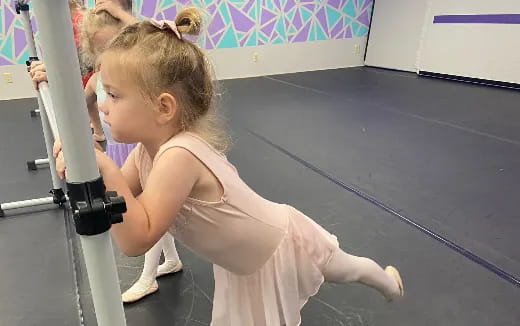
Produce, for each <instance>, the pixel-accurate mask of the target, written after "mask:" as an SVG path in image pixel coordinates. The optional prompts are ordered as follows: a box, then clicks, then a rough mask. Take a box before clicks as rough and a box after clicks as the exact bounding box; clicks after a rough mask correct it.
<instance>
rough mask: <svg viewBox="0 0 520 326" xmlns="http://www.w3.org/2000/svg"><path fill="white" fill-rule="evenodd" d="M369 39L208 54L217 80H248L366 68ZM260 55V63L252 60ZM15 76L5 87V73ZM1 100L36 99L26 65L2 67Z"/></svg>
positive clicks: (262, 47) (223, 50) (295, 44)
mask: <svg viewBox="0 0 520 326" xmlns="http://www.w3.org/2000/svg"><path fill="white" fill-rule="evenodd" d="M365 45H366V37H358V38H352V39H344V40H327V41H314V42H302V43H291V44H278V45H264V46H257V47H244V48H233V49H216V50H211V51H208V54H209V57H210V59H211V61H212V63H213V65H214V69H215V74H216V76H217V78H218V79H231V78H245V77H254V76H264V75H274V74H284V73H292V72H302V71H312V70H324V69H334V68H344V67H356V66H362V65H363V54H364V53H365ZM254 54H257V61H256V62H255V61H254V60H253V56H254ZM7 71H9V72H11V73H12V74H13V80H14V83H13V84H6V83H5V82H4V80H3V72H7ZM0 78H1V80H0V100H9V99H16V98H27V97H35V96H36V93H35V91H34V90H33V88H32V84H31V81H30V78H29V75H28V74H27V70H26V67H25V66H24V65H13V66H0Z"/></svg>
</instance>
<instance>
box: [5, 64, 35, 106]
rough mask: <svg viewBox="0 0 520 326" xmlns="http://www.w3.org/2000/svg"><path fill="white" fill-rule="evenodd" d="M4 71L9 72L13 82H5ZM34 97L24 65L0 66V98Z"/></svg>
mask: <svg viewBox="0 0 520 326" xmlns="http://www.w3.org/2000/svg"><path fill="white" fill-rule="evenodd" d="M4 73H10V74H11V75H12V77H13V83H12V84H8V83H6V82H5V79H4ZM30 97H36V91H35V90H34V89H33V86H32V82H31V78H30V77H29V74H28V73H27V67H26V66H25V65H11V66H0V100H11V99H19V98H30Z"/></svg>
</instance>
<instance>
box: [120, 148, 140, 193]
mask: <svg viewBox="0 0 520 326" xmlns="http://www.w3.org/2000/svg"><path fill="white" fill-rule="evenodd" d="M136 156H137V147H136V148H134V149H133V150H132V151H131V152H130V154H128V157H127V158H126V161H125V163H124V164H123V166H122V167H121V173H122V174H123V178H125V181H126V184H127V185H128V187H129V188H130V191H131V192H132V195H133V196H134V197H138V196H139V195H140V194H141V193H142V192H143V189H142V188H141V181H140V180H139V170H137V166H136V165H135V162H136Z"/></svg>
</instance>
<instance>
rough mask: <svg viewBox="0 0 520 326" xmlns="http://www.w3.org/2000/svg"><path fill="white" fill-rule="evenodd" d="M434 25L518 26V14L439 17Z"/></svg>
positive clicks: (434, 21) (434, 18)
mask: <svg viewBox="0 0 520 326" xmlns="http://www.w3.org/2000/svg"><path fill="white" fill-rule="evenodd" d="M433 23H434V24H520V14H486V15H439V16H434V17H433Z"/></svg>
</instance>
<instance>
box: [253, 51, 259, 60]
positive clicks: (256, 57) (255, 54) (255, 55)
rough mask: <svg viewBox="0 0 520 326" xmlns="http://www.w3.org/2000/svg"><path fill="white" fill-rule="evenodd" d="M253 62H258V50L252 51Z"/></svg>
mask: <svg viewBox="0 0 520 326" xmlns="http://www.w3.org/2000/svg"><path fill="white" fill-rule="evenodd" d="M253 62H258V52H255V53H253Z"/></svg>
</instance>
